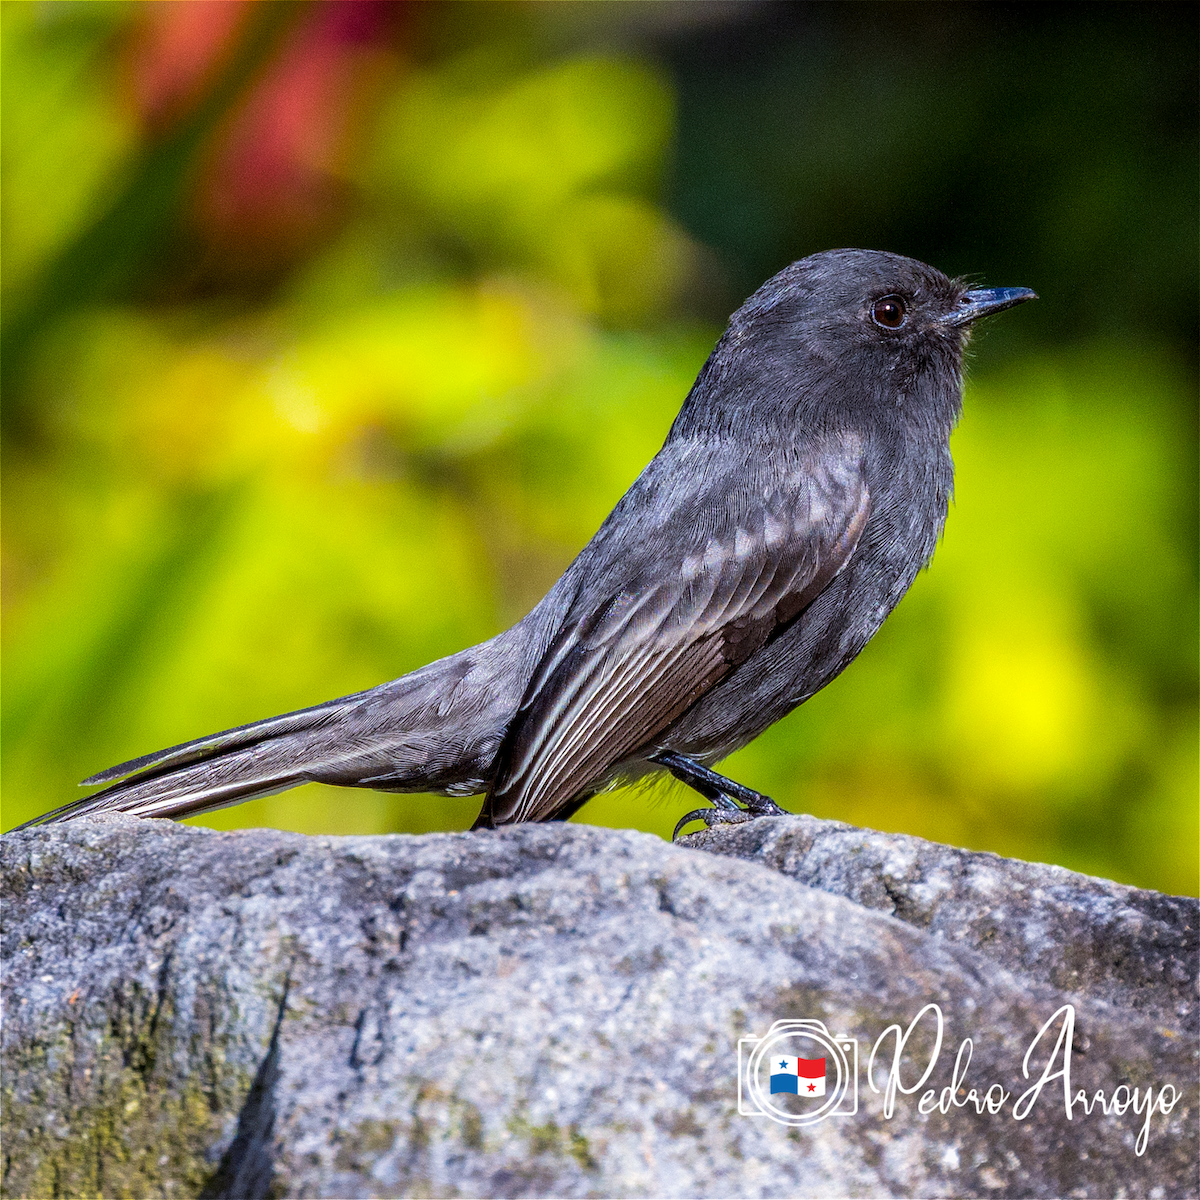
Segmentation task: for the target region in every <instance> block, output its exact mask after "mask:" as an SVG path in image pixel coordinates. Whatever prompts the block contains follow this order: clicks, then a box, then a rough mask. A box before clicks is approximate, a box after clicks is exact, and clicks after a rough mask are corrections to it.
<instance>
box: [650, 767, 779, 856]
mask: <svg viewBox="0 0 1200 1200" xmlns="http://www.w3.org/2000/svg"><path fill="white" fill-rule="evenodd" d="M654 761H655V762H658V763H661V764H662V765H663V766H664V767H666V768H667V770H668V771H670V772H671V774H672V775H674V776H675V778H676V779H678V780H680V781H681V782H682V783H686V784H687V785H688V787H691V788H695V790H696V791H698V792H699V793H700V795H702V796H703V797H704V798H705V799H706V800H710V801H711V802H712V808H697V809H693V811H692V812H690V813H688V814H687V815H686V816H683V817H681V818H680V820H679V822H678V823H677V824H676V826H675V832H674V833H673V834H671V841H676V840H677V839H678V837H679V831H680V830H681V829H682V828H683V827H684V826H685V825H688V824H690V823H691V822H692V821H703V822H704V824H705V825H706V826H707V827H708V828H709V829H711V828H712V827H713V826H714V825H741V824H743V823H744V822H746V821H753V820H754V819H755V817H779V816H786V815H787V809H785V808H780V807H779V805H778V804H776V803H775V801H774V800H772V799H771V797H770V796H764V795H763V794H762V792H756V791H754V789H753V788H748V787H743V786H742V784H740V783H735V782H734V781H733V780H732V779H726V778H725V776H724V775H718V774H717V772H716V771H711V770H709V768H708V767H704V766H701V765H700V764H699V763H698V762H693V761H692V759H690V758H685V757H684V756H683V755H682V754H676V753H674V752H673V751H670V750H666V751H663V753H661V754H658V755H655V759H654ZM738 801H741V803H740V804H739V803H738ZM742 805H745V807H744V808H743V807H742Z"/></svg>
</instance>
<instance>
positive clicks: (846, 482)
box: [481, 456, 870, 824]
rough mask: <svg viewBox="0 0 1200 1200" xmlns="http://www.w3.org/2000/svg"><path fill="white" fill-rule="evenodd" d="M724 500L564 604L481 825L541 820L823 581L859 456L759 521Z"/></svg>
mask: <svg viewBox="0 0 1200 1200" xmlns="http://www.w3.org/2000/svg"><path fill="white" fill-rule="evenodd" d="M760 496H761V493H760ZM729 497H730V493H729V492H728V491H725V492H724V493H722V491H721V489H714V490H712V491H710V492H709V494H708V498H707V499H706V500H705V501H704V502H703V504H702V505H701V506H700V507H699V508H697V509H694V510H692V511H691V512H688V513H680V512H677V513H675V514H673V517H672V518H670V520H671V523H672V524H676V525H677V527H682V528H686V529H687V530H688V531H689V533H690V535H691V543H690V549H691V552H690V553H688V552H687V548H688V543H687V542H686V541H685V543H684V545H685V549H684V551H683V552H682V553H681V552H680V551H679V550H675V551H674V556H673V557H672V556H671V551H670V550H663V551H658V552H657V561H649V562H644V561H641V559H642V558H644V557H645V554H644V553H642V554H639V553H638V552H636V551H634V552H632V553H630V554H629V555H627V556H626V557H625V561H623V562H618V564H617V569H616V570H615V571H613V570H610V571H607V572H606V573H605V576H606V578H605V583H604V586H602V587H601V588H600V589H596V588H594V587H593V588H590V589H588V590H587V591H586V592H584V593H583V594H582V595H581V598H580V600H578V601H577V602H576V603H575V605H574V606H573V607H572V609H571V610H570V611H569V612H568V613H567V616H566V619H565V621H564V623H563V625H562V627H561V629H560V632H559V634H558V636H557V638H556V639H555V640H554V641H553V642H552V643H551V645H550V647H549V648H548V650H547V651H546V654H545V655H544V656H543V658H542V660H541V663H540V664H539V666H538V668H537V670H535V672H534V674H533V678H532V680H531V681H530V684H529V687H528V689H527V690H526V693H525V696H524V698H523V700H522V702H521V706H520V708H519V709H518V710H517V714H516V716H515V718H514V720H513V722H512V724H511V725H510V727H509V730H508V734H507V736H506V738H505V741H504V744H503V745H502V747H501V750H500V755H499V759H498V771H497V774H496V776H495V778H494V782H493V784H492V789H491V791H490V792H489V794H488V797H487V800H486V801H485V805H484V810H483V813H482V814H481V821H486V822H490V823H492V824H507V823H509V822H515V821H538V820H549V819H551V818H553V817H554V816H555V815H556V813H558V812H560V811H562V810H563V809H564V808H565V807H566V806H567V805H569V803H570V802H571V800H572V799H573V798H576V797H578V796H579V795H580V794H581V793H584V792H585V791H586V789H587V788H588V786H589V785H592V784H595V783H597V782H598V781H599V780H601V779H602V777H603V776H604V774H605V772H606V771H608V769H609V768H610V767H612V766H614V765H615V764H618V763H620V762H622V761H624V760H626V759H627V758H629V757H631V756H632V755H634V754H635V752H637V751H639V750H642V749H644V748H645V747H647V746H648V745H649V744H650V743H651V742H652V740H653V739H654V738H655V737H656V736H657V735H659V734H661V733H662V732H663V730H665V729H666V728H667V727H668V726H669V725H670V724H671V723H672V722H673V721H675V720H677V719H678V718H679V717H680V716H681V715H682V714H683V713H684V712H685V711H686V710H687V709H688V708H689V707H690V706H691V705H692V704H693V703H695V701H696V700H698V699H699V698H700V697H701V696H702V695H703V694H704V693H705V692H707V691H708V690H709V689H710V688H712V687H713V686H714V685H715V684H716V683H718V682H719V681H720V680H721V679H722V678H724V676H726V675H727V674H728V673H729V672H730V671H732V670H733V669H734V668H735V667H736V666H738V665H739V664H740V663H743V662H745V661H746V659H747V658H749V657H750V655H751V654H753V653H754V652H755V651H756V650H757V649H759V648H760V647H761V646H762V645H764V644H765V643H766V642H767V641H768V640H769V639H770V638H771V637H772V636H773V635H774V634H776V633H777V632H778V631H779V630H780V629H781V628H782V627H784V626H786V625H787V624H788V623H789V622H790V621H792V620H793V619H794V618H795V617H796V616H798V615H799V613H800V612H801V611H802V610H803V609H804V608H805V607H807V605H809V604H810V603H811V602H812V601H813V600H814V599H815V598H816V597H817V596H818V595H819V594H820V593H821V592H822V591H823V590H824V589H825V588H826V587H827V586H828V585H829V583H830V581H831V580H832V579H833V578H834V576H835V575H837V573H838V572H839V571H840V570H841V569H842V568H843V567H844V566H845V565H846V563H847V561H848V560H849V558H850V555H851V554H852V553H853V551H854V547H855V545H856V544H857V542H858V539H859V536H860V534H861V533H862V530H863V526H864V525H865V524H866V520H867V514H868V511H869V507H870V495H869V492H868V490H867V486H866V482H865V480H864V479H863V477H862V473H861V469H860V467H859V465H858V464H853V465H847V463H846V460H845V458H841V459H840V460H839V459H838V458H837V457H836V456H830V457H828V458H824V459H819V460H817V461H816V462H813V463H809V464H807V466H806V469H805V470H803V471H800V472H797V473H796V474H794V475H793V476H792V477H791V479H790V480H789V481H788V483H787V484H785V485H784V486H782V487H781V488H779V489H777V490H775V491H774V493H773V494H771V495H769V496H767V497H766V498H765V499H764V500H762V501H760V502H759V503H757V504H755V505H754V506H749V505H747V506H745V507H753V508H754V517H753V519H746V518H745V517H743V519H742V520H741V521H740V522H738V521H735V520H733V519H731V518H730V516H729V514H730V513H731V511H732V509H731V506H730V503H729ZM714 509H715V510H717V511H715V512H714ZM681 518H682V520H681ZM633 519H636V512H634V513H629V512H627V513H626V514H624V520H623V521H622V524H623V525H624V524H626V523H627V522H628V521H630V520H633ZM660 524H661V520H660ZM706 529H712V530H714V532H713V533H712V534H711V535H708V536H707V540H706V541H698V540H697V531H704V530H706ZM700 536H704V535H703V534H702V533H701V534H700ZM645 540H646V541H648V542H650V543H651V551H650V553H651V554H653V553H655V551H654V549H653V544H654V542H655V539H653V538H652V537H650V536H647V537H646V539H645ZM661 540H662V541H664V542H665V544H666V545H667V546H670V545H671V544H672V542H673V540H674V539H671V538H666V539H661Z"/></svg>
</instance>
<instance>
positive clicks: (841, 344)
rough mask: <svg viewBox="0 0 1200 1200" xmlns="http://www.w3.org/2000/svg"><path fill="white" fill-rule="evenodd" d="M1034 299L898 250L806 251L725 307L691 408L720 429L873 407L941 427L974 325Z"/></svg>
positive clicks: (958, 389) (886, 415)
mask: <svg viewBox="0 0 1200 1200" xmlns="http://www.w3.org/2000/svg"><path fill="white" fill-rule="evenodd" d="M1032 299H1035V296H1034V293H1033V292H1032V291H1030V290H1029V289H1028V288H1012V287H1007V288H971V287H969V286H968V285H967V284H966V283H965V282H964V281H962V280H956V279H951V278H950V277H949V276H946V275H943V274H942V272H941V271H938V270H936V269H935V268H934V267H930V266H927V265H926V264H925V263H921V262H918V261H917V260H916V259H912V258H905V257H903V256H902V255H899V254H888V253H885V252H883V251H879V250H827V251H825V252H823V253H821V254H813V255H811V256H810V257H808V258H803V259H801V260H800V261H799V262H795V263H792V265H791V266H789V267H786V268H785V269H784V270H782V271H780V272H779V274H778V275H775V276H774V277H773V278H771V279H769V280H768V281H767V282H766V283H764V284H763V286H762V287H760V288H759V289H758V291H757V292H755V293H754V295H753V296H751V297H750V298H749V300H747V301H746V303H745V304H743V305H742V307H741V308H739V309H738V310H737V312H735V313H734V314H733V316H732V317H731V318H730V321H729V328H728V330H726V332H725V335H724V337H722V339H721V341H720V343H719V344H718V346H717V348H716V349H715V350H714V351H713V355H712V357H711V358H710V360H709V362H708V364H706V367H705V370H704V371H703V372H702V373H701V376H700V378H699V379H698V380H697V384H696V388H695V389H693V394H692V396H691V397H689V406H688V407H689V408H694V409H698V410H706V411H703V412H702V411H697V412H695V413H694V417H695V418H701V417H703V416H707V417H708V418H709V419H710V421H711V420H712V419H715V420H717V421H718V422H719V423H720V424H721V425H722V426H727V425H728V424H729V423H730V422H734V423H736V422H738V420H739V419H740V420H743V421H747V422H751V423H752V424H754V425H755V426H757V427H759V428H771V427H774V426H777V425H778V424H782V425H784V426H790V427H795V426H796V424H797V423H798V422H799V423H811V422H812V421H814V420H819V421H821V423H826V422H827V421H829V420H835V421H839V422H841V421H842V420H848V421H850V422H852V423H853V422H854V420H855V418H856V417H861V416H863V415H864V414H868V413H871V414H876V415H877V418H878V419H881V420H884V421H885V422H886V421H889V420H890V419H891V418H892V417H896V418H899V419H902V420H905V419H906V420H909V421H916V422H917V424H918V425H920V426H923V427H932V428H937V429H939V430H940V429H943V428H944V429H945V430H946V431H947V432H948V430H949V426H950V425H951V424H952V423H953V421H954V419H955V418H956V417H957V415H958V409H959V406H960V404H961V396H962V377H961V368H962V352H963V348H964V346H965V345H966V340H967V337H968V335H969V332H970V329H971V326H972V324H973V322H975V321H977V320H978V319H979V318H980V317H984V316H987V315H988V314H990V313H995V312H1000V311H1002V310H1003V309H1006V308H1011V307H1013V306H1014V305H1016V304H1021V303H1023V302H1024V301H1026V300H1032Z"/></svg>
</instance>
